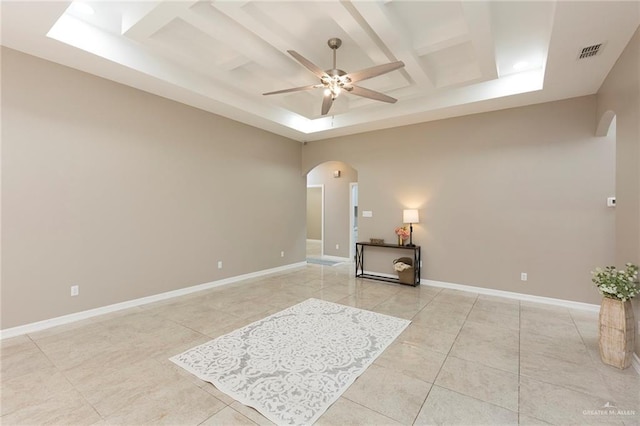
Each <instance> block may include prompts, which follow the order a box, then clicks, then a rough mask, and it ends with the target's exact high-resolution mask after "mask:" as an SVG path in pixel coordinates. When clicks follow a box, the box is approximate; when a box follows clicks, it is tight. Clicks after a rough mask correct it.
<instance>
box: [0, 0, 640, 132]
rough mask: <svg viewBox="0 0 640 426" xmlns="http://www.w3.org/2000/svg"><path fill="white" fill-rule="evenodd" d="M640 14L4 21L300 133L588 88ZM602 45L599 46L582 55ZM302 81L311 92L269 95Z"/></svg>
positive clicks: (74, 61)
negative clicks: (370, 73) (361, 73)
mask: <svg viewBox="0 0 640 426" xmlns="http://www.w3.org/2000/svg"><path fill="white" fill-rule="evenodd" d="M639 9H640V6H639V5H638V3H637V2H624V1H621V2H607V1H585V2H570V1H555V2H554V1H518V2H505V1H496V2H492V1H457V0H449V1H400V0H397V1H396V0H379V1H375V0H366V1H348V0H341V1H338V0H335V1H334V0H323V1H269V0H259V1H193V0H182V1H135V2H134V1H117V2H116V1H114V2H111V1H84V2H78V1H76V2H68V1H46V2H44V1H43V2H31V1H29V2H20V1H15V2H14V1H11V2H2V14H1V15H2V16H1V19H2V45H4V46H7V47H10V48H12V49H16V50H19V51H22V52H25V53H28V54H31V55H35V56H38V57H41V58H44V59H47V60H50V61H53V62H57V63H60V64H63V65H66V66H69V67H72V68H76V69H79V70H82V71H85V72H88V73H91V74H95V75H98V76H101V77H104V78H107V79H110V80H113V81H116V82H119V83H122V84H125V85H129V86H132V87H135V88H138V89H141V90H144V91H147V92H150V93H154V94H157V95H160V96H163V97H166V98H169V99H173V100H176V101H178V102H182V103H184V104H187V105H191V106H194V107H197V108H200V109H203V110H206V111H210V112H213V113H215V114H219V115H222V116H225V117H228V118H231V119H233V120H237V121H240V122H243V123H247V124H249V125H252V126H256V127H259V128H263V129H265V130H268V131H271V132H274V133H277V134H280V135H283V136H287V137H290V138H293V139H296V140H299V141H310V140H319V139H324V138H328V137H334V136H341V135H347V134H354V133H360V132H365V131H371V130H376V129H381V128H387V127H393V126H398V125H405V124H412V123H418V122H423V121H429V120H438V119H443V118H448V117H455V116H460V115H466V114H473V113H478V112H485V111H492V110H497V109H504V108H510V107H516V106H522V105H529V104H533V103H540V102H548V101H553V100H559V99H565V98H570V97H575V96H582V95H588V94H593V93H595V92H596V91H597V90H598V88H599V87H600V85H601V84H602V81H603V80H604V78H605V77H606V75H607V73H608V72H609V70H610V69H611V67H612V66H613V64H614V63H615V61H616V59H617V58H618V56H619V55H620V53H621V52H622V50H623V49H624V47H625V46H626V44H627V43H628V42H629V40H630V38H631V36H632V35H633V33H634V31H635V30H636V28H637V27H638V25H639V24H640V12H639ZM602 17H606V19H603V18H602ZM337 39H339V40H341V42H342V43H341V46H339V44H340V43H337V42H335V41H334V44H333V46H331V45H330V47H331V48H332V49H333V54H335V53H336V50H337V48H338V47H339V52H338V56H339V57H338V59H339V61H338V62H339V65H340V68H337V67H336V64H335V61H334V63H333V68H330V69H329V70H327V71H324V70H323V69H324V68H327V67H326V65H325V67H322V68H321V67H319V66H318V65H315V64H319V65H322V64H328V63H329V61H328V59H329V54H330V53H331V51H330V50H329V49H327V45H326V44H325V42H326V40H337ZM596 45H599V48H598V49H597V54H592V53H593V52H591V51H589V52H587V53H586V55H587V57H586V58H585V59H578V56H580V53H581V52H582V49H583V48H585V47H588V46H596ZM334 47H335V48H334ZM287 52H289V53H287ZM294 53H295V54H294ZM301 64H302V65H304V66H301ZM384 64H404V66H403V67H398V68H393V69H390V71H389V72H385V73H382V74H379V75H376V76H375V77H372V78H367V79H366V81H357V83H358V84H357V85H356V86H354V85H353V83H356V81H355V80H354V79H353V78H352V81H351V82H350V83H348V82H346V81H343V80H344V77H345V76H349V75H351V77H353V76H354V75H357V72H354V70H367V69H372V68H373V69H376V68H374V67H378V66H381V65H384ZM309 65H311V66H309ZM310 70H311V71H312V72H313V73H314V74H315V79H316V80H315V81H314V75H313V74H310V73H309V71H310ZM341 70H348V71H350V72H352V74H349V73H348V72H345V71H341ZM325 74H326V77H329V80H327V79H325V80H327V84H326V85H325V83H324V82H323V77H325ZM334 77H336V78H337V83H334V87H333V88H334V92H336V91H337V90H336V87H339V85H340V84H343V87H341V88H340V89H341V92H342V93H343V94H344V93H345V92H347V93H346V94H347V96H344V95H340V96H335V93H333V94H332V96H330V97H329V100H327V96H325V90H324V89H325V88H329V89H330V88H331V87H325V86H329V85H330V84H331V83H330V82H329V81H332V79H333V78H334ZM318 79H319V80H320V81H319V80H318ZM361 80H364V79H361ZM335 84H338V86H335ZM361 84H362V86H361ZM315 86H320V88H318V90H311V89H313V88H314V87H315ZM301 87H309V90H289V91H285V92H280V93H279V94H278V95H276V96H263V93H265V92H266V93H269V92H279V91H282V90H283V89H286V88H301ZM355 87H361V89H356V88H355ZM329 92H331V90H329ZM349 92H350V93H349ZM354 95H359V96H354ZM392 99H393V100H397V102H395V103H390V102H379V101H380V100H383V101H391V100H392ZM329 101H331V102H329ZM323 104H324V108H322V107H321V106H322V105H323ZM323 112H325V113H326V114H323Z"/></svg>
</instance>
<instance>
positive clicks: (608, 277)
mask: <svg viewBox="0 0 640 426" xmlns="http://www.w3.org/2000/svg"><path fill="white" fill-rule="evenodd" d="M625 266H626V269H624V270H622V269H616V267H615V266H607V267H605V268H604V269H602V268H596V270H595V271H591V275H593V278H592V279H591V281H593V282H594V283H595V284H596V286H597V287H598V291H599V292H600V294H602V295H603V296H604V297H608V298H610V299H618V300H622V301H623V302H624V301H627V300H629V299H631V298H632V297H634V296H635V295H636V294H638V293H640V288H639V287H638V266H637V265H634V264H632V263H627V264H626V265H625Z"/></svg>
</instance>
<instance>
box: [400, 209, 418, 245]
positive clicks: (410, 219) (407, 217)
mask: <svg viewBox="0 0 640 426" xmlns="http://www.w3.org/2000/svg"><path fill="white" fill-rule="evenodd" d="M402 222H403V223H408V224H409V244H407V247H415V244H413V224H414V223H420V218H419V217H418V210H415V209H408V210H403V211H402Z"/></svg>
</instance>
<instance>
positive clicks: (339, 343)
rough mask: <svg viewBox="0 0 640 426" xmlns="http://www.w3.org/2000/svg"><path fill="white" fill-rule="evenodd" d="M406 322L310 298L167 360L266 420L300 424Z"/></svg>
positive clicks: (325, 405)
mask: <svg viewBox="0 0 640 426" xmlns="http://www.w3.org/2000/svg"><path fill="white" fill-rule="evenodd" d="M409 323H410V321H408V320H405V319H401V318H395V317H391V316H388V315H382V314H378V313H375V312H371V311H365V310H362V309H356V308H352V307H349V306H344V305H338V304H336V303H331V302H326V301H323V300H318V299H308V300H306V301H304V302H302V303H299V304H297V305H294V306H292V307H290V308H287V309H285V310H284V311H280V312H278V313H276V314H273V315H271V316H268V317H266V318H264V319H262V320H260V321H256V322H254V323H252V324H249V325H247V326H245V327H243V328H240V329H238V330H236V331H233V332H231V333H229V334H226V335H224V336H220V337H218V338H216V339H214V340H211V341H210V342H207V343H205V344H202V345H200V346H196V347H195V348H192V349H189V350H188V351H186V352H184V353H182V354H180V355H176V356H174V357H172V358H171V361H173V362H174V363H176V364H177V365H179V366H181V367H182V368H184V369H186V370H187V371H189V372H191V373H193V374H195V375H196V376H198V377H199V378H200V379H202V380H205V381H208V382H211V383H213V385H215V386H216V387H217V388H218V389H220V390H221V391H223V392H224V393H226V394H228V395H229V396H231V397H232V398H234V399H236V400H238V401H240V402H241V403H243V404H245V405H248V406H251V407H253V408H255V409H256V410H258V411H259V412H260V413H262V414H263V415H264V416H265V417H267V418H268V419H269V420H271V421H272V422H274V423H276V424H278V425H282V424H289V425H307V424H312V423H313V422H315V421H316V420H317V419H318V418H319V417H320V416H321V415H322V414H323V413H324V412H325V411H326V410H327V408H329V406H330V405H331V404H332V403H333V402H335V401H336V400H337V399H338V398H339V397H340V395H342V393H343V392H344V391H345V390H346V389H347V388H348V387H349V386H350V385H351V384H352V383H353V382H354V381H355V379H356V378H357V377H358V376H359V375H360V374H362V373H363V372H364V371H365V370H366V368H367V367H368V366H369V365H371V363H373V361H374V360H375V359H376V358H377V357H378V355H380V354H381V353H382V351H383V350H384V349H385V348H386V347H387V346H389V344H390V343H391V342H393V340H395V338H396V337H398V335H399V334H400V333H401V332H402V331H403V330H404V329H405V328H406V327H407V326H408V325H409Z"/></svg>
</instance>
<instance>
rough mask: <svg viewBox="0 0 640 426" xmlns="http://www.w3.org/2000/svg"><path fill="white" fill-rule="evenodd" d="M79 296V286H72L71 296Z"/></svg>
mask: <svg viewBox="0 0 640 426" xmlns="http://www.w3.org/2000/svg"><path fill="white" fill-rule="evenodd" d="M78 294H80V287H79V286H77V285H72V286H71V295H72V296H77V295H78Z"/></svg>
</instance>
